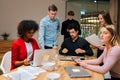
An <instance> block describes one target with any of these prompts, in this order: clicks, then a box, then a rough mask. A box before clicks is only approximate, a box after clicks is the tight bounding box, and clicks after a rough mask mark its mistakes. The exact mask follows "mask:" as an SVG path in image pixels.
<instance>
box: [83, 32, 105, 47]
mask: <svg viewBox="0 0 120 80" xmlns="http://www.w3.org/2000/svg"><path fill="white" fill-rule="evenodd" d="M85 39H86V40H87V41H88V42H89V43H90V44H92V45H93V46H102V45H103V43H102V42H101V41H100V38H99V37H98V36H97V35H96V34H92V35H91V36H88V37H86V38H85Z"/></svg>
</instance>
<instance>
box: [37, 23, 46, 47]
mask: <svg viewBox="0 0 120 80" xmlns="http://www.w3.org/2000/svg"><path fill="white" fill-rule="evenodd" d="M44 34H45V22H44V21H41V22H40V28H39V37H38V42H39V46H40V47H41V48H42V49H44Z"/></svg>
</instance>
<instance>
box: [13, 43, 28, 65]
mask: <svg viewBox="0 0 120 80" xmlns="http://www.w3.org/2000/svg"><path fill="white" fill-rule="evenodd" d="M19 51H20V48H19V45H18V44H17V42H14V43H13V44H12V59H11V60H12V67H13V66H14V67H18V66H21V65H29V59H24V60H23V61H19V60H18V57H19Z"/></svg>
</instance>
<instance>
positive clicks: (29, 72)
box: [4, 66, 46, 80]
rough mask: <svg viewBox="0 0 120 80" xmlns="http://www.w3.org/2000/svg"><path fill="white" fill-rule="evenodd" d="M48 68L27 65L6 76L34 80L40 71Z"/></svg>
mask: <svg viewBox="0 0 120 80" xmlns="http://www.w3.org/2000/svg"><path fill="white" fill-rule="evenodd" d="M45 71H46V70H44V69H41V68H39V67H32V66H26V67H21V68H18V70H16V71H14V72H11V73H7V74H4V76H5V77H8V78H11V79H12V80H32V79H35V78H36V77H37V76H36V75H38V74H40V73H42V72H45Z"/></svg>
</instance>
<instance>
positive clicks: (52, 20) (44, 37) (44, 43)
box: [38, 4, 60, 49]
mask: <svg viewBox="0 0 120 80" xmlns="http://www.w3.org/2000/svg"><path fill="white" fill-rule="evenodd" d="M56 14H57V7H56V6H55V5H54V4H52V5H50V6H49V7H48V15H47V16H46V17H44V18H43V19H42V20H41V21H40V30H39V37H38V42H39V45H40V47H41V48H42V49H52V48H56V46H57V37H58V34H59V31H60V22H59V20H58V18H56V17H55V16H56Z"/></svg>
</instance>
